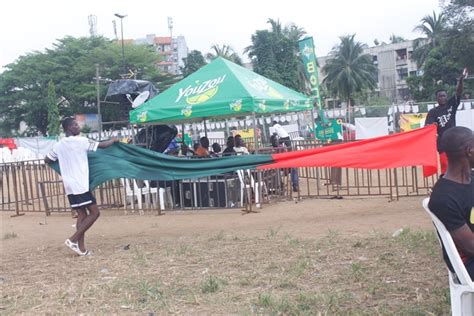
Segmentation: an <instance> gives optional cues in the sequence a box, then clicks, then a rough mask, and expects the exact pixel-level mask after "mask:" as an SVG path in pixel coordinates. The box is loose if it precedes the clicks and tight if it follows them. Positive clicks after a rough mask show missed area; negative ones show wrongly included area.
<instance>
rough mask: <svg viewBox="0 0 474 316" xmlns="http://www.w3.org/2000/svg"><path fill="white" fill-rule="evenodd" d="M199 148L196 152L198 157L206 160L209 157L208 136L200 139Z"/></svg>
mask: <svg viewBox="0 0 474 316" xmlns="http://www.w3.org/2000/svg"><path fill="white" fill-rule="evenodd" d="M199 144H200V145H199V147H198V148H197V149H196V150H195V152H196V156H198V157H201V158H204V157H209V138H207V137H206V136H203V137H201V139H199Z"/></svg>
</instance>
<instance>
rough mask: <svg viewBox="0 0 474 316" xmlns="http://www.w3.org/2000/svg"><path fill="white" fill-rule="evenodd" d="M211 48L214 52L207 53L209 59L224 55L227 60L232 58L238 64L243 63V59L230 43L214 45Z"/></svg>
mask: <svg viewBox="0 0 474 316" xmlns="http://www.w3.org/2000/svg"><path fill="white" fill-rule="evenodd" d="M211 50H212V51H213V52H211V53H207V54H206V58H207V59H208V60H213V59H216V58H217V57H222V58H225V59H227V60H230V61H231V62H233V63H236V64H237V65H242V59H241V58H240V56H239V55H238V54H237V53H236V52H235V51H234V49H233V48H232V47H230V46H229V45H226V44H224V45H222V47H221V46H219V45H212V46H211Z"/></svg>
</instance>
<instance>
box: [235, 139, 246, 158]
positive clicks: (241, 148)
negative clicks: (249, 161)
mask: <svg viewBox="0 0 474 316" xmlns="http://www.w3.org/2000/svg"><path fill="white" fill-rule="evenodd" d="M234 143H235V145H234V150H235V152H236V153H237V154H238V155H239V154H240V155H248V154H249V151H248V149H247V147H245V142H244V140H243V139H242V136H240V135H239V134H237V135H235V137H234Z"/></svg>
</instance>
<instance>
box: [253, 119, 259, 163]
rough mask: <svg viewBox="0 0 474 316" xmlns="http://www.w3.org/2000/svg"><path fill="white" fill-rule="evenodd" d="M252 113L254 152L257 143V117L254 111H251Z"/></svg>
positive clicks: (256, 148)
mask: <svg viewBox="0 0 474 316" xmlns="http://www.w3.org/2000/svg"><path fill="white" fill-rule="evenodd" d="M252 115H253V144H254V145H253V146H254V148H255V153H256V154H257V153H258V143H257V117H256V115H255V112H253V113H252Z"/></svg>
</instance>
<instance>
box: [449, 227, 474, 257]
mask: <svg viewBox="0 0 474 316" xmlns="http://www.w3.org/2000/svg"><path fill="white" fill-rule="evenodd" d="M450 234H451V237H453V240H454V243H455V244H456V245H458V246H459V248H461V250H462V251H463V252H464V253H465V254H466V255H468V256H470V257H474V233H473V232H472V231H471V229H470V228H469V226H467V224H464V225H462V226H461V227H460V228H458V229H456V230H454V231H452V232H450Z"/></svg>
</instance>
